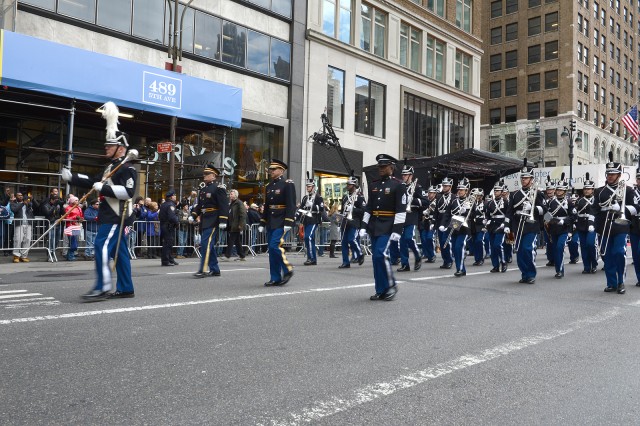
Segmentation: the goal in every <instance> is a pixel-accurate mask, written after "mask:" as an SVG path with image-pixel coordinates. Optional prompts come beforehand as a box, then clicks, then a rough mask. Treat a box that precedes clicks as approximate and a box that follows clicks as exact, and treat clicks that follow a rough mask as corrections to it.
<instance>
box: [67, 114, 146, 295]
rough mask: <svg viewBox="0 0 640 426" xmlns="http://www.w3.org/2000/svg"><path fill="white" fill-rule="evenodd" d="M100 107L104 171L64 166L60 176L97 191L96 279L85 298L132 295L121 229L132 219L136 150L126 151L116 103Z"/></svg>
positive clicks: (128, 224) (127, 254)
mask: <svg viewBox="0 0 640 426" xmlns="http://www.w3.org/2000/svg"><path fill="white" fill-rule="evenodd" d="M102 110H103V113H102V117H103V118H105V119H106V120H107V137H106V142H105V143H104V150H105V154H106V156H107V158H109V159H110V161H111V162H110V163H109V165H108V166H107V167H106V169H105V170H104V172H103V173H101V174H99V175H97V176H93V177H90V176H87V175H85V174H81V173H71V171H70V170H69V169H67V168H63V169H62V172H61V174H62V179H64V180H65V181H67V182H71V184H72V185H76V186H79V187H81V188H91V187H93V189H94V190H95V191H97V192H98V193H100V201H101V202H100V208H99V210H98V232H97V234H96V239H95V241H94V249H95V262H96V275H97V279H96V284H95V286H94V288H93V290H91V291H90V292H88V293H87V294H85V295H83V296H82V298H83V299H84V300H87V301H98V300H104V299H106V298H111V299H113V298H130V297H134V296H135V293H134V288H133V280H132V279H131V258H130V257H129V249H128V248H127V239H126V238H124V236H120V235H121V233H123V232H124V229H123V228H124V227H127V226H130V225H131V224H132V223H133V219H134V216H133V206H132V205H131V199H132V198H133V196H134V194H135V190H136V181H137V179H138V172H137V171H136V169H135V168H134V167H133V164H131V163H130V162H129V160H130V159H135V158H136V157H137V152H136V151H135V150H131V151H129V143H128V142H127V135H126V134H125V133H123V132H120V131H119V130H118V107H117V106H116V105H115V104H114V103H113V102H107V103H106V104H104V105H103V106H102ZM116 167H118V169H117V171H116V172H115V173H114V174H113V175H112V176H111V177H110V178H109V179H106V180H105V179H104V178H105V177H106V176H108V175H109V173H111V171H112V170H115V169H116ZM123 216H124V218H123ZM118 242H119V243H120V244H119V245H118ZM116 246H117V247H116ZM116 252H117V256H116ZM116 258H117V261H116V265H115V267H116V271H117V280H116V291H115V292H114V293H109V291H110V290H111V287H112V283H111V270H110V268H109V259H116Z"/></svg>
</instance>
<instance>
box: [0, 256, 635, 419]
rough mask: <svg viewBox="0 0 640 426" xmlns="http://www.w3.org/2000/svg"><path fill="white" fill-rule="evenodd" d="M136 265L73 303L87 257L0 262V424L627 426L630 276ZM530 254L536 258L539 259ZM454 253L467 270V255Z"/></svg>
mask: <svg viewBox="0 0 640 426" xmlns="http://www.w3.org/2000/svg"><path fill="white" fill-rule="evenodd" d="M290 259H291V261H292V263H293V264H294V265H296V268H295V276H294V277H293V279H292V280H291V282H290V283H289V284H288V285H286V286H284V287H280V288H277V287H276V288H272V287H270V288H266V287H264V286H263V285H262V284H263V283H264V282H265V281H267V280H268V279H269V278H268V263H267V258H266V257H265V256H264V255H263V256H261V257H258V258H256V259H250V260H248V261H247V262H226V263H222V265H221V266H222V276H221V277H218V278H206V279H199V280H198V279H194V278H192V277H191V273H192V272H194V271H195V270H196V268H197V266H196V264H195V262H196V261H195V260H194V259H185V260H184V261H182V262H181V265H180V266H177V267H172V268H163V267H160V266H159V261H151V260H138V261H135V262H134V269H133V275H134V283H135V286H136V297H135V298H134V299H121V300H109V301H104V302H98V303H91V304H86V303H81V300H80V298H79V296H80V295H81V294H82V293H84V292H86V291H88V290H89V289H90V287H91V286H92V283H93V269H92V265H91V264H90V263H88V262H76V263H68V262H61V263H58V264H53V265H52V264H48V263H31V264H28V265H25V264H19V265H15V266H13V265H12V266H11V267H9V266H8V265H7V267H5V265H2V268H0V360H1V363H0V419H1V420H0V423H2V424H8V425H15V424H25V425H26V424H28V425H33V424H65V425H69V424H83V425H84V424H128V425H138V424H154V425H158V424H216V425H252V424H262V425H282V424H303V423H307V422H311V423H312V424H320V425H372V424H373V425H416V424H434V425H442V424H445V425H449V424H451V425H456V424H474V425H476V424H492V425H494V424H501V425H502V424H518V425H522V424H543V425H556V424H557V425H567V424H580V425H588V424H593V425H603V424H625V425H626V424H637V423H638V418H640V405H639V404H638V403H639V402H640V401H639V399H640V357H639V356H638V353H639V352H640V351H639V350H638V349H639V342H640V327H638V323H639V322H640V287H635V286H634V284H635V281H636V280H635V275H634V273H633V270H632V266H629V267H628V272H629V276H628V279H627V294H626V295H618V294H616V293H604V292H603V291H602V290H603V288H604V286H605V284H604V282H605V281H604V275H603V272H598V273H597V274H595V275H582V274H581V273H580V271H581V270H582V265H580V264H578V265H567V266H566V276H565V278H564V279H562V280H557V279H555V278H553V275H554V273H555V272H554V271H553V268H547V267H540V268H539V270H538V279H537V282H536V284H534V285H526V284H518V283H517V281H518V280H519V279H520V274H519V272H518V271H517V269H516V266H515V263H514V264H512V265H510V266H511V268H510V271H508V272H506V273H504V274H502V273H498V274H491V273H489V272H488V271H489V269H490V268H491V266H490V265H489V263H485V265H484V266H480V267H473V266H468V273H469V274H468V275H467V276H466V277H463V278H454V277H453V275H452V272H453V271H452V270H448V271H443V270H440V269H438V264H424V265H423V268H422V270H420V271H418V272H409V273H401V274H396V276H397V277H398V279H399V280H401V281H402V282H401V283H400V285H399V292H398V295H397V297H396V300H394V301H392V302H380V301H376V302H372V301H369V296H370V295H371V294H373V293H374V288H373V273H372V268H371V263H370V258H367V260H366V262H365V264H364V265H363V266H352V268H351V269H349V270H338V269H337V266H338V265H339V264H340V259H329V258H327V257H323V258H319V265H318V266H308V267H305V266H302V262H303V261H304V257H302V256H301V255H293V256H290ZM538 261H539V264H540V263H541V262H542V261H543V256H542V253H540V256H539V257H538ZM467 263H468V264H470V263H472V260H471V261H470V262H467Z"/></svg>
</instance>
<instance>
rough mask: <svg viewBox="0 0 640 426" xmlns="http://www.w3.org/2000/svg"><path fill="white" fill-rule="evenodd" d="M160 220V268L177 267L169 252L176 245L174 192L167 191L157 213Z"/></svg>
mask: <svg viewBox="0 0 640 426" xmlns="http://www.w3.org/2000/svg"><path fill="white" fill-rule="evenodd" d="M158 219H160V239H161V240H162V255H161V257H160V259H161V260H162V262H161V263H162V266H177V265H178V262H176V260H175V259H174V258H173V255H172V254H171V250H173V246H174V245H175V243H176V232H178V224H179V223H180V220H179V219H178V215H177V214H176V191H174V190H169V191H168V192H167V194H166V196H165V202H164V203H162V205H161V206H160V211H159V212H158Z"/></svg>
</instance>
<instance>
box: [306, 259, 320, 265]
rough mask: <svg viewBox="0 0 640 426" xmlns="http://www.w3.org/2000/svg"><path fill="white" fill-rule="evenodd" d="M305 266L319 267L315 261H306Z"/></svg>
mask: <svg viewBox="0 0 640 426" xmlns="http://www.w3.org/2000/svg"><path fill="white" fill-rule="evenodd" d="M304 264H305V265H306V266H309V265H317V264H318V262H316V261H313V260H306V261H305V262H304Z"/></svg>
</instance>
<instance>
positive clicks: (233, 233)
mask: <svg viewBox="0 0 640 426" xmlns="http://www.w3.org/2000/svg"><path fill="white" fill-rule="evenodd" d="M246 225H247V209H246V208H245V206H244V203H243V202H242V201H240V200H238V191H237V190H235V189H232V190H231V192H229V221H228V226H227V235H228V236H227V250H226V253H225V257H226V258H227V259H229V258H230V257H231V249H232V247H234V246H235V248H236V251H237V253H238V256H239V258H240V260H242V261H244V260H245V259H244V249H243V248H242V233H243V232H244V228H245V226H246Z"/></svg>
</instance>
